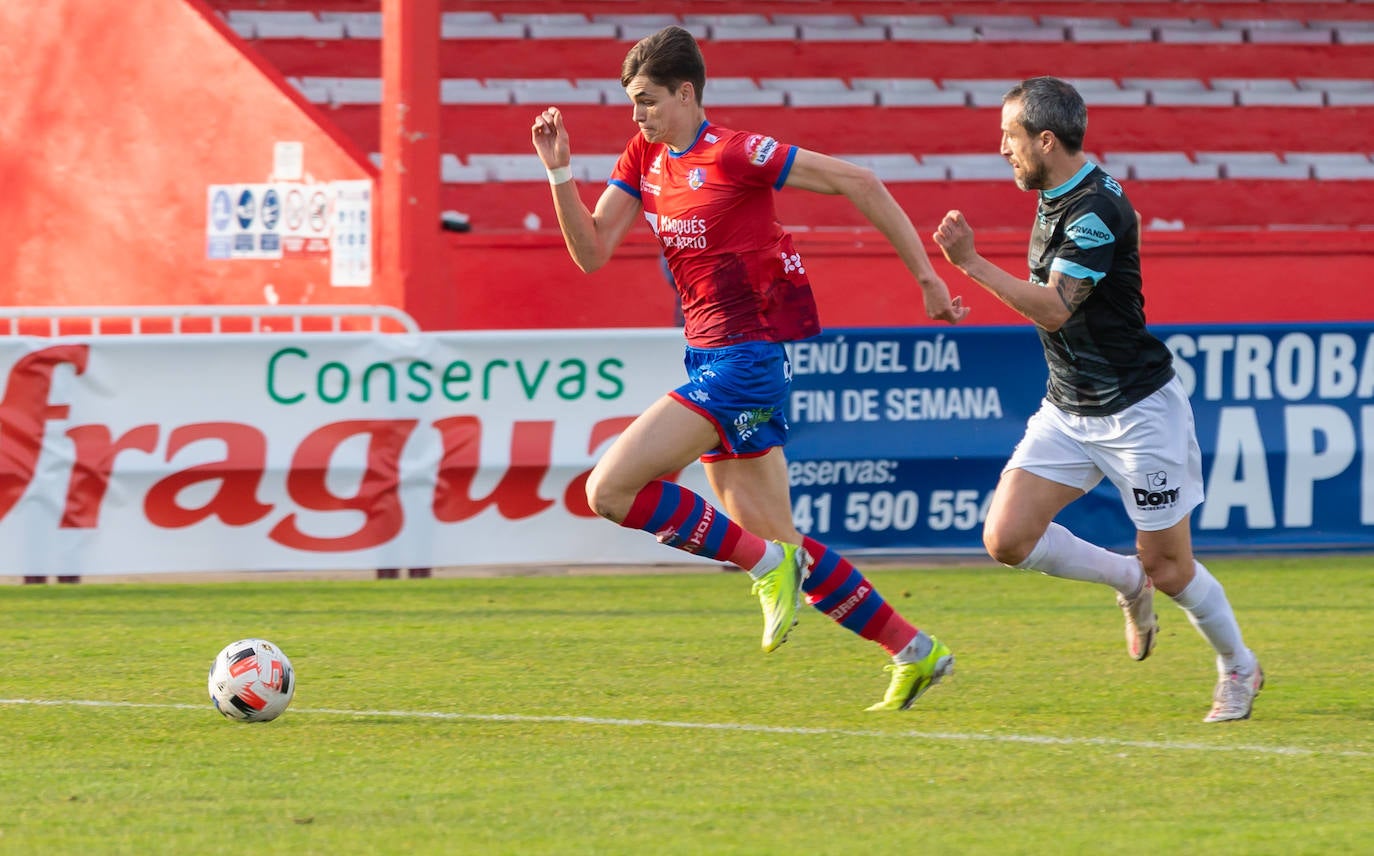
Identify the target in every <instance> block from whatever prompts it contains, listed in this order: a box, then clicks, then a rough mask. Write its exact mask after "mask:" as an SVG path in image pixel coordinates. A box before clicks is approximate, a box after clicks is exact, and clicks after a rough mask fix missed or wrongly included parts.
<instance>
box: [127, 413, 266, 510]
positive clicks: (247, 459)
mask: <svg viewBox="0 0 1374 856" xmlns="http://www.w3.org/2000/svg"><path fill="white" fill-rule="evenodd" d="M202 440H220V441H223V443H224V447H225V453H224V457H223V458H221V459H220V460H218V461H212V462H207V463H204V464H197V465H196V466H194V467H187V468H186V469H184V470H180V471H178V472H175V473H173V474H172V475H170V476H167V477H166V478H163V479H161V480H159V481H158V482H157V483H156V484H154V485H153V486H152V487H151V488H150V489H149V490H148V495H147V496H146V497H144V499H143V513H144V514H146V515H147V516H148V521H149V522H150V523H153V524H154V525H157V526H165V527H167V528H169V529H177V528H181V527H185V526H191V525H193V524H196V523H199V522H201V521H202V520H205V519H206V518H208V517H218V518H219V519H220V520H222V521H224V522H225V523H226V524H227V525H229V526H247V525H248V524H249V523H254V522H256V521H258V520H261V519H262V518H264V517H266V516H267V515H268V513H269V512H271V510H272V506H270V505H266V504H264V503H261V502H259V501H258V497H257V491H258V486H259V483H260V482H261V480H262V474H263V472H264V471H265V470H266V468H267V438H266V437H265V436H263V433H262V432H261V431H259V430H258V429H257V428H254V427H253V426H251V425H244V424H241V423H238V422H201V423H197V424H194V425H185V426H182V427H180V428H176V429H174V430H173V431H172V433H171V435H169V436H168V438H167V461H168V462H169V463H170V462H171V460H172V458H173V457H175V456H176V454H177V452H180V451H181V450H182V449H184V448H186V447H187V446H189V445H191V444H192V443H197V442H200V441H202ZM207 481H217V482H219V488H218V489H217V490H216V491H215V495H214V496H212V497H210V499H209V500H208V501H206V502H205V504H204V505H201V506H199V507H197V508H188V507H187V506H184V505H182V504H180V503H179V502H177V496H178V495H179V494H180V493H181V492H182V491H183V490H185V489H186V488H188V487H191V486H192V485H196V484H200V483H201V482H207Z"/></svg>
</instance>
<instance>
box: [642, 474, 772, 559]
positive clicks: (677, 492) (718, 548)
mask: <svg viewBox="0 0 1374 856" xmlns="http://www.w3.org/2000/svg"><path fill="white" fill-rule="evenodd" d="M620 525H621V526H624V527H626V528H627V529H643V530H644V531H645V532H651V533H653V535H654V537H655V538H657V539H658V540H659V541H661V542H663V543H664V544H667V545H668V546H669V547H676V548H677V549H679V550H682V551H684V552H687V553H695V554H696V555H698V556H707V557H709V558H712V559H716V560H718V561H721V562H731V563H733V564H736V565H738V566H740V567H741V568H744V569H745V570H749V569H750V568H753V567H754V566H755V565H757V564H758V563H759V561H760V560H761V559H762V558H763V554H764V553H766V552H767V551H768V542H767V541H765V540H763V539H762V538H760V537H759V536H757V535H754V534H753V533H751V532H748V531H747V530H745V528H744V527H743V526H740V525H739V524H738V523H736V522H734V521H733V520H731V519H730V518H728V517H726V516H725V515H724V514H721V513H720V512H719V511H717V510H716V508H715V507H714V506H712V505H711V504H710V503H709V502H707V501H706V500H704V499H702V498H701V497H700V496H698V495H697V494H695V493H693V492H692V491H690V490H688V489H687V488H685V487H682V486H681V485H679V484H675V483H673V482H668V481H662V480H659V481H651V482H649V483H648V484H647V485H645V486H644V488H643V489H642V490H640V492H639V494H638V495H637V496H635V501H634V503H633V504H632V505H631V506H630V513H629V514H627V515H625V519H624V520H623V521H621V523H620Z"/></svg>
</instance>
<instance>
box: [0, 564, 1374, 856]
mask: <svg viewBox="0 0 1374 856" xmlns="http://www.w3.org/2000/svg"><path fill="white" fill-rule="evenodd" d="M1208 565H1209V567H1211V568H1212V570H1213V572H1214V573H1215V574H1216V575H1217V576H1218V578H1220V579H1221V580H1222V581H1223V583H1224V584H1225V585H1226V586H1227V590H1228V593H1229V594H1230V597H1231V601H1232V603H1233V604H1234V605H1235V607H1236V610H1237V613H1238V614H1239V616H1240V619H1241V622H1242V627H1243V628H1244V630H1245V633H1246V637H1247V641H1248V642H1249V643H1250V644H1251V645H1252V646H1253V647H1254V648H1255V649H1256V650H1257V651H1258V652H1259V654H1260V655H1261V658H1262V660H1263V662H1264V665H1265V669H1266V672H1267V673H1268V676H1269V684H1268V686H1267V687H1266V689H1265V691H1264V692H1263V693H1262V694H1261V696H1260V698H1259V701H1258V703H1257V705H1256V712H1255V718H1254V719H1252V720H1250V721H1248V722H1243V723H1229V724H1221V725H1205V724H1203V723H1202V722H1201V719H1202V716H1203V715H1204V714H1205V713H1206V710H1207V707H1208V705H1209V702H1210V695H1211V689H1212V684H1213V681H1214V675H1215V673H1214V671H1213V665H1212V660H1211V656H1210V651H1209V650H1208V649H1207V647H1206V645H1205V643H1204V642H1203V641H1202V639H1201V638H1200V637H1199V636H1198V635H1197V633H1196V632H1195V631H1194V630H1193V629H1192V627H1191V626H1189V624H1188V623H1187V620H1186V619H1185V617H1184V616H1183V614H1182V613H1181V612H1180V611H1179V610H1177V609H1176V608H1174V607H1173V606H1172V605H1171V604H1169V603H1168V602H1167V600H1164V599H1161V602H1160V618H1161V622H1162V623H1163V630H1162V638H1161V640H1160V643H1159V648H1158V649H1157V650H1156V652H1155V653H1154V655H1153V656H1152V657H1151V658H1150V659H1149V660H1147V661H1146V662H1144V663H1135V662H1132V661H1131V660H1129V659H1128V658H1127V656H1126V653H1125V644H1124V641H1123V640H1122V638H1121V627H1120V622H1121V618H1120V612H1119V610H1117V609H1116V607H1115V605H1114V603H1113V601H1112V598H1111V594H1110V592H1107V591H1105V590H1104V589H1102V588H1100V587H1095V586H1088V585H1081V584H1074V583H1068V582H1063V581H1059V580H1050V579H1046V578H1044V577H1041V576H1039V575H1036V574H1028V573H1025V572H1017V571H1010V570H1006V569H1002V568H996V567H991V566H982V567H973V568H950V567H942V568H926V569H915V570H875V571H873V572H871V573H870V578H871V579H872V580H873V581H874V583H875V584H876V585H877V586H878V589H879V591H881V592H883V593H884V594H885V595H886V596H887V597H888V599H889V600H890V601H891V602H893V603H894V604H895V605H896V606H897V607H898V608H899V609H900V610H902V612H903V613H904V614H906V615H907V616H908V617H909V618H911V619H912V620H913V621H915V622H916V623H918V624H921V625H922V626H925V627H928V628H929V629H930V630H931V631H932V632H934V633H936V634H937V635H938V636H940V637H941V638H942V639H943V640H945V641H946V642H947V643H949V644H950V646H951V647H952V648H953V649H954V651H955V654H956V656H957V658H958V666H957V670H956V673H955V675H954V677H953V678H952V679H951V680H949V681H948V682H946V683H944V684H941V685H940V686H938V687H936V688H935V689H934V690H932V691H931V692H930V693H929V694H928V695H926V696H925V697H923V698H922V699H921V701H920V702H918V704H917V706H916V708H913V709H912V710H911V711H908V712H907V713H905V714H900V715H892V714H887V715H879V714H865V713H864V712H863V708H864V707H865V706H867V705H868V704H870V703H872V702H873V701H876V700H877V699H878V698H880V697H881V695H882V691H883V689H884V687H885V686H886V675H885V674H884V673H883V672H882V671H881V666H882V665H883V664H884V662H885V660H884V658H883V656H882V655H881V652H880V651H879V650H878V649H876V648H875V647H873V646H871V645H870V644H868V643H866V642H863V641H861V640H859V639H857V638H856V637H853V636H851V635H850V634H849V633H848V632H846V631H843V630H841V629H840V628H838V627H836V626H835V625H833V624H831V623H830V622H829V621H828V620H827V619H825V618H823V617H822V616H820V615H819V614H817V613H814V612H812V611H809V610H808V611H807V612H806V613H805V614H804V615H803V616H802V624H801V626H800V627H799V628H797V631H796V632H795V633H794V635H793V639H792V641H790V642H788V644H787V645H785V646H783V648H781V649H780V650H779V651H777V652H776V653H774V654H771V655H764V654H762V653H760V652H759V651H758V633H759V629H760V625H761V620H760V618H759V616H758V613H757V605H756V602H755V601H754V600H753V599H752V598H751V597H750V596H749V586H748V581H747V579H746V578H744V577H743V576H741V575H737V574H725V573H721V574H684V575H642V576H640V575H633V576H606V577H587V576H578V577H512V578H496V579H434V580H426V581H380V582H379V581H372V580H366V581H332V582H286V581H271V580H268V581H263V582H240V583H229V584H204V585H179V584H142V583H139V584H118V585H89V584H88V585H82V586H42V587H38V586H0V644H3V650H4V652H5V656H4V657H3V659H0V698H3V699H9V700H17V699H26V700H45V701H50V702H67V701H80V700H87V701H96V702H120V703H137V704H145V705H148V707H129V706H83V705H75V704H34V703H14V702H7V703H3V704H0V853H3V854H10V853H16V854H18V853H25V854H28V853H44V854H68V853H71V854H76V853H80V854H104V853H129V854H160V853H168V854H187V853H194V852H198V851H200V852H204V851H211V850H213V851H226V850H227V851H245V852H252V853H257V854H314V853H320V854H324V853H331V854H332V853H350V854H354V853H362V854H366V853H388V854H390V853H396V854H454V853H477V854H486V853H509V854H545V853H549V854H577V853H587V854H728V853H747V854H753V853H760V854H762V853H770V854H772V853H796V854H830V853H835V854H848V853H853V854H865V856H867V854H879V853H882V854H887V853H920V854H982V853H987V854H1017V853H1025V854H1043V853H1093V854H1096V853H1106V852H1113V853H1142V854H1144V853H1150V854H1157V853H1178V852H1199V853H1200V852H1206V853H1211V854H1229V853H1237V854H1269V853H1272V854H1285V856H1288V854H1305V853H1310V854H1329V853H1342V852H1357V851H1359V850H1361V849H1362V848H1367V847H1369V842H1370V841H1374V809H1372V808H1371V807H1372V806H1374V728H1371V724H1372V723H1374V695H1372V694H1371V692H1370V690H1369V685H1368V684H1366V683H1364V681H1365V680H1366V679H1367V677H1368V676H1369V675H1370V674H1371V673H1374V649H1372V648H1371V645H1370V644H1369V630H1368V622H1369V619H1370V615H1371V610H1372V609H1374V558H1349V557H1329V556H1327V557H1306V558H1302V559H1293V560H1255V561H1223V560H1220V559H1217V560H1211V561H1209V562H1208ZM243 636H263V637H265V638H268V639H271V640H273V641H274V642H276V643H278V644H279V645H280V646H281V647H282V648H283V649H284V650H285V651H286V652H287V654H288V655H289V656H290V657H291V659H292V661H293V663H294V664H295V667H296V673H297V679H298V690H297V692H296V697H295V700H294V701H293V703H292V707H291V708H290V709H289V710H288V711H287V712H286V713H285V714H284V715H283V716H282V717H281V718H280V719H278V720H277V721H275V722H272V723H268V724H255V725H243V724H237V723H230V722H228V721H226V720H224V719H222V718H220V716H219V715H218V714H217V713H215V711H214V710H213V708H212V707H211V706H210V704H209V702H208V701H207V700H206V698H205V673H206V670H207V668H208V667H209V663H210V660H211V659H212V658H213V656H214V654H215V652H216V651H218V650H219V648H220V647H221V646H222V645H224V644H225V643H227V642H229V641H232V640H234V639H237V638H240V637H243ZM342 711H359V713H356V714H349V713H344V712H342ZM712 725H718V726H723V727H708V726H712Z"/></svg>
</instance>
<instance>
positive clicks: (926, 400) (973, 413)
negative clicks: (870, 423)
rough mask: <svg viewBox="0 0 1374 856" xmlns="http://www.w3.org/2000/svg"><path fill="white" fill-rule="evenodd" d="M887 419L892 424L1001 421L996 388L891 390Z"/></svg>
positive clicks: (1000, 401)
mask: <svg viewBox="0 0 1374 856" xmlns="http://www.w3.org/2000/svg"><path fill="white" fill-rule="evenodd" d="M885 401H886V405H887V409H886V410H885V413H886V416H887V418H888V419H889V420H891V421H893V422H914V421H920V420H924V419H1001V418H1002V398H1001V396H1000V395H999V394H998V392H997V387H995V386H986V387H967V386H966V387H951V388H944V387H939V388H934V389H932V388H930V387H908V388H906V389H889V390H888V391H887V395H886V397H885Z"/></svg>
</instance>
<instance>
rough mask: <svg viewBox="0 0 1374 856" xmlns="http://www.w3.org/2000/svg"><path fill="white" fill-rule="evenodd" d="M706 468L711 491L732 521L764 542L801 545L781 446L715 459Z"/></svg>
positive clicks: (708, 461)
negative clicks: (752, 453) (793, 516)
mask: <svg viewBox="0 0 1374 856" xmlns="http://www.w3.org/2000/svg"><path fill="white" fill-rule="evenodd" d="M703 465H704V466H705V468H706V479H707V481H709V482H710V484H711V489H712V490H713V491H715V494H716V497H717V498H718V499H719V500H720V504H721V507H722V508H723V509H724V511H725V513H726V515H728V516H729V517H730V519H731V520H733V521H735V522H736V523H738V524H739V525H741V526H743V527H744V528H745V529H748V530H749V531H750V532H752V533H754V534H755V535H758V536H759V537H761V538H769V539H776V540H779V541H788V542H790V543H799V542H800V540H801V535H800V534H799V533H798V532H797V529H796V526H794V525H793V523H792V499H791V487H790V484H789V482H788V477H787V458H786V456H785V455H784V454H783V451H782V447H781V446H775V447H773V448H772V449H769V450H768V451H767V452H765V453H763V454H760V455H750V456H745V457H736V458H714V459H710V460H707V461H706V462H704V464H703Z"/></svg>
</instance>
